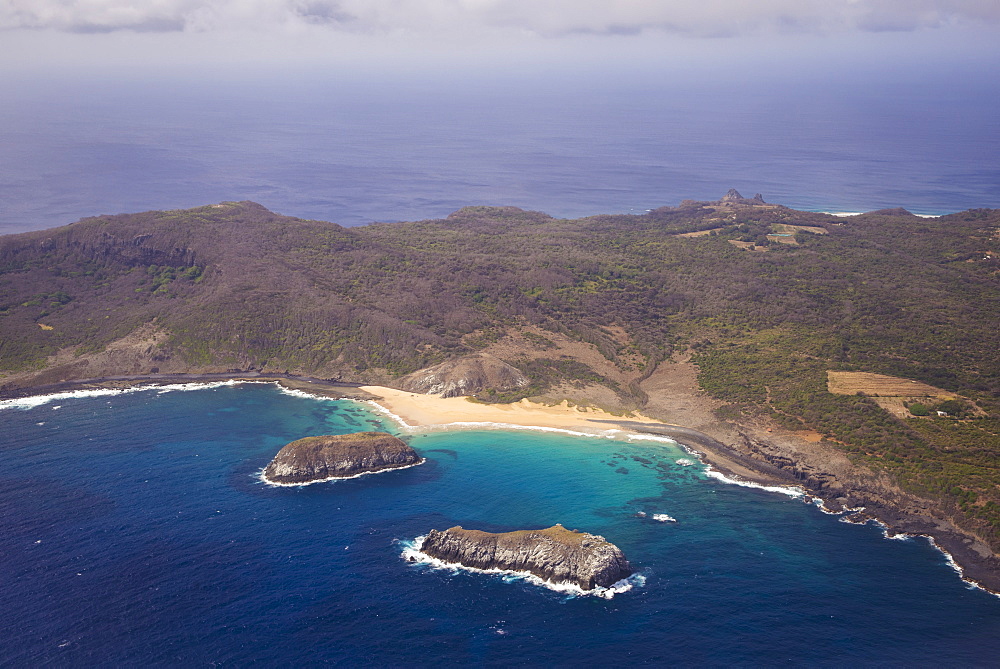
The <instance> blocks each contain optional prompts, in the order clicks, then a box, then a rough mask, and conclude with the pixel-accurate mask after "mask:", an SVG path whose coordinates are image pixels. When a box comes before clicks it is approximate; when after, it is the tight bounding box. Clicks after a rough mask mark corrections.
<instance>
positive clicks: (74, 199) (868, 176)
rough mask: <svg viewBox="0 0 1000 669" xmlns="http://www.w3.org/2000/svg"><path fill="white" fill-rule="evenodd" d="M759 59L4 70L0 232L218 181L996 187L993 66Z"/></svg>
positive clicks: (160, 201) (470, 187)
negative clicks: (217, 74) (582, 68)
mask: <svg viewBox="0 0 1000 669" xmlns="http://www.w3.org/2000/svg"><path fill="white" fill-rule="evenodd" d="M764 74H765V73H748V75H747V77H746V79H745V80H744V81H742V82H737V83H733V80H732V77H720V78H718V79H716V80H705V81H698V82H691V81H677V80H675V79H672V78H670V77H652V76H650V77H646V78H641V77H638V76H637V75H635V76H631V77H628V76H626V77H621V76H619V77H617V78H616V77H611V76H597V75H594V76H592V77H590V78H587V77H586V76H583V75H580V76H577V77H575V78H568V77H565V76H563V77H557V76H550V77H548V78H546V77H544V76H541V75H539V76H537V77H535V78H531V77H528V76H527V75H525V77H524V78H523V79H510V80H497V79H496V78H495V77H493V78H483V79H475V78H470V77H465V78H458V79H449V78H448V77H446V76H444V75H442V77H441V78H438V79H434V78H428V77H426V76H424V77H422V78H421V77H407V76H406V73H400V74H399V75H398V76H396V77H395V78H389V79H387V78H386V77H382V78H381V79H378V80H368V79H365V78H364V77H360V76H356V77H349V76H346V75H343V74H331V73H328V72H307V73H294V72H289V73H283V75H282V76H280V77H274V76H271V77H266V76H264V75H260V76H259V77H256V78H254V77H251V76H249V75H247V76H244V77H235V78H221V79H213V78H211V77H210V76H207V75H206V76H201V77H198V76H190V77H188V78H177V77H175V78H170V77H168V76H166V75H161V74H158V73H155V72H153V73H148V74H146V73H144V76H141V77H134V78H131V79H129V78H122V77H119V78H115V77H112V76H110V75H109V76H108V77H106V78H105V79H101V78H100V77H98V76H97V75H92V76H89V77H79V78H73V77H72V76H70V75H65V76H63V77H55V76H49V77H48V78H45V77H34V78H33V77H31V76H28V75H24V77H22V78H21V79H16V80H13V81H10V80H9V79H10V75H8V77H7V78H8V81H5V82H3V86H2V87H3V89H4V92H5V94H4V95H3V96H0V127H3V129H4V132H3V141H2V142H0V234H5V233H13V232H21V231H25V230H37V229H43V228H50V227H55V226H60V225H65V224H67V223H71V222H73V221H76V220H77V219H79V218H81V217H84V216H93V215H99V214H115V213H126V212H137V211H148V210H151V209H179V208H186V207H196V206H201V205H205V204H211V203H215V202H221V201H230V200H253V201H256V202H259V203H260V204H262V205H264V206H265V207H268V208H269V209H271V210H273V211H276V212H279V213H282V214H287V215H291V216H299V217H303V218H310V219H318V220H326V221H333V222H335V223H339V224H341V225H360V224H364V223H370V222H372V221H401V220H422V219H428V218H440V217H444V216H447V215H448V214H449V213H451V212H453V211H455V210H457V209H459V208H460V207H463V206H466V205H480V204H486V205H513V206H518V207H522V208H525V209H531V210H539V211H544V212H546V213H549V214H551V215H553V216H557V217H580V216H589V215H594V214H606V213H642V212H644V211H646V210H647V209H653V208H657V207H661V206H676V205H677V204H679V203H680V202H681V200H683V199H695V200H716V199H718V198H720V197H721V196H722V195H723V194H725V193H726V191H727V190H729V189H730V188H737V189H738V190H740V191H741V192H742V193H743V195H745V196H747V197H752V196H753V195H754V193H756V192H760V193H762V194H763V196H764V198H765V200H767V201H768V202H773V203H778V204H784V205H787V206H790V207H794V208H797V209H804V210H810V211H832V212H861V211H871V210H874V209H881V208H886V207H900V206H901V207H906V208H908V209H910V210H911V211H913V212H914V213H917V214H924V215H936V214H942V213H951V212H954V211H961V210H964V209H970V208H975V207H996V206H1000V115H998V114H997V113H996V100H997V99H998V98H1000V85H998V84H997V82H995V81H984V80H982V78H981V77H980V78H979V79H976V78H974V77H973V76H972V75H971V74H969V75H967V76H963V75H962V74H961V73H948V74H946V75H941V74H940V73H938V74H937V75H936V76H929V75H928V76H926V77H921V76H919V75H918V74H916V73H911V76H910V78H902V77H901V78H900V79H899V80H893V81H888V82H886V81H879V82H876V83H872V82H865V81H863V79H864V75H863V74H859V75H857V76H856V77H853V78H852V79H851V80H850V81H839V82H838V81H831V80H830V79H829V78H825V79H824V78H819V77H817V78H816V79H815V80H812V79H805V80H801V79H800V80H797V81H784V80H780V79H778V78H776V77H771V78H767V77H765V76H763V75H764Z"/></svg>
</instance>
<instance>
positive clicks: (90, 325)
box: [0, 199, 1000, 548]
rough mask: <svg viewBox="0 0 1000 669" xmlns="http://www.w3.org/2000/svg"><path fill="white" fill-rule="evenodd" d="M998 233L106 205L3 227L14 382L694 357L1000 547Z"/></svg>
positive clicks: (596, 374) (5, 367) (3, 324)
mask: <svg viewBox="0 0 1000 669" xmlns="http://www.w3.org/2000/svg"><path fill="white" fill-rule="evenodd" d="M796 225H798V226H810V227H812V228H813V229H814V230H816V231H825V232H826V233H827V234H809V233H807V232H803V231H801V230H799V229H797V228H790V227H787V226H796ZM788 230H797V232H795V234H794V237H791V236H789V233H788V232H787V231H788ZM700 231H708V232H707V234H703V235H698V236H690V235H686V234H685V233H692V232H700ZM782 231H785V232H782ZM998 231H1000V210H973V211H967V212H961V213H958V214H952V215H949V216H944V217H941V218H937V219H922V218H918V217H915V216H913V215H912V214H910V213H909V212H906V211H905V210H883V211H880V212H873V213H871V214H866V215H861V216H856V217H851V218H836V217H833V216H829V215H825V214H814V213H806V212H797V211H793V210H791V209H787V208H785V207H781V206H776V205H766V204H761V203H760V202H759V201H758V200H756V199H755V200H743V199H741V200H739V201H720V202H716V203H699V202H689V201H686V202H684V203H682V205H681V206H680V207H677V208H667V207H664V208H661V209H657V210H654V211H651V212H649V213H648V214H646V215H641V216H632V215H616V216H593V217H589V218H584V219H579V220H561V219H554V218H552V217H550V216H547V215H545V214H541V213H538V212H526V211H522V210H520V209H515V208H498V207H467V208H465V209H462V210H459V211H457V212H455V213H454V214H452V215H451V216H449V217H448V218H446V219H443V220H435V221H423V222H417V223H394V224H374V225H370V226H366V227H361V228H350V229H346V228H342V227H340V226H337V225H334V224H332V223H325V222H318V221H305V220H301V219H296V218H290V217H285V216H280V215H277V214H274V213H272V212H270V211H267V210H266V209H264V208H263V207H261V206H260V205H257V204H254V203H251V202H240V203H234V202H228V203H223V204H220V205H211V206H207V207H201V208H197V209H192V210H186V211H168V212H147V213H142V214H134V215H119V216H101V217H94V218H87V219H83V220H81V221H79V222H77V223H74V224H71V225H68V226H65V227H62V228H57V229H53V230H46V231H41V232H33V233H25V234H20V235H11V236H6V237H3V238H0V333H2V340H0V370H2V371H3V373H4V375H5V376H4V377H0V383H3V382H6V383H7V384H8V386H11V385H13V384H21V385H26V384H36V385H37V384H41V383H46V382H54V381H58V380H63V379H74V378H77V379H79V378H89V377H95V376H99V375H107V374H143V373H149V372H152V371H159V372H165V373H166V372H209V371H229V370H261V371H265V372H286V371H287V372H290V373H298V374H308V375H314V376H320V377H325V378H333V379H338V380H342V381H365V382H376V383H384V384H390V385H391V384H392V383H393V382H394V379H398V378H399V377H401V376H403V375H405V374H408V373H412V372H414V371H416V370H420V369H424V368H427V367H430V366H432V365H435V364H438V363H441V362H443V361H446V360H449V359H455V358H458V357H462V356H467V355H470V354H472V353H475V352H479V351H484V350H487V349H488V351H489V352H490V354H491V355H494V356H497V357H499V358H501V359H502V360H504V362H507V363H509V364H511V365H513V366H514V367H517V368H518V369H520V370H521V371H522V372H523V373H524V374H525V375H526V376H527V377H528V379H529V381H530V383H529V384H528V385H519V386H516V387H514V389H512V390H511V389H507V390H497V391H490V390H486V391H484V392H483V393H482V394H481V397H482V398H483V399H487V400H514V399H518V398H519V397H523V396H530V395H537V394H540V393H543V392H545V391H546V389H548V388H553V387H555V388H565V387H567V386H572V385H577V386H588V387H596V386H604V387H605V388H607V389H610V390H607V391H605V392H606V393H607V394H610V393H614V394H615V395H616V396H617V397H618V401H619V402H620V405H621V406H625V407H629V406H631V407H641V406H642V405H643V403H644V400H645V398H644V396H643V393H642V391H641V390H640V389H639V386H638V382H639V381H640V380H641V379H642V378H644V376H645V375H647V374H649V373H650V372H651V371H652V370H653V368H655V366H656V365H657V364H659V363H660V362H661V361H663V360H665V359H666V358H667V357H669V356H670V355H671V353H674V352H680V351H687V350H694V351H696V358H695V359H696V361H697V362H698V364H699V366H700V370H701V371H700V376H699V382H700V384H701V386H702V387H703V388H704V389H705V390H707V391H708V392H709V393H711V394H712V395H714V396H715V397H717V398H720V399H723V400H726V401H728V402H729V403H730V406H729V407H728V408H727V409H726V411H728V412H729V415H731V416H732V415H736V414H738V413H739V412H743V413H747V414H754V413H757V414H759V413H766V414H769V415H770V416H771V417H772V418H773V419H774V420H776V421H778V422H779V423H781V424H783V425H786V426H788V427H792V428H799V429H801V428H811V429H815V430H817V431H819V432H821V433H822V434H824V435H826V436H828V437H829V438H831V439H835V440H837V441H838V442H840V443H841V444H842V445H843V448H844V449H845V450H847V451H848V452H850V453H851V454H852V456H853V457H855V458H858V459H861V460H864V461H866V462H868V463H869V464H871V465H873V466H875V467H876V468H881V469H884V470H886V471H888V472H890V473H891V474H892V475H893V476H894V477H895V479H896V480H897V481H899V482H901V483H902V485H904V486H905V487H907V488H908V489H910V490H913V491H916V492H918V493H921V494H925V495H929V496H932V497H935V498H937V499H940V500H944V503H945V504H946V505H947V506H948V508H949V509H950V510H951V511H952V512H953V513H954V514H956V516H957V517H959V518H964V519H965V520H964V522H965V524H966V526H967V527H970V528H972V529H973V530H974V531H976V532H978V533H980V534H981V535H982V536H984V537H986V538H988V540H990V541H992V543H993V545H994V547H995V548H996V547H998V546H1000V541H998V537H1000V506H998V503H1000V492H998V490H1000V468H998V467H1000V464H998V463H1000V437H998V435H1000V418H998V416H1000V356H998V355H997V351H998V350H1000V328H998V324H1000V254H998V252H1000V238H998V237H1000V232H998ZM682 235H683V236H682ZM769 235H770V236H769ZM731 242H742V247H737V246H736V245H734V244H733V243H731ZM831 369H834V370H838V369H839V370H856V371H866V372H874V373H880V374H888V375H893V376H900V377H904V378H909V379H914V380H918V381H923V382H926V383H928V384H931V385H934V386H936V387H940V388H944V389H946V390H949V391H952V392H956V393H958V394H959V395H961V396H962V397H964V398H966V399H965V400H962V401H959V402H957V404H956V405H955V406H951V405H949V408H950V409H951V412H950V413H951V414H952V416H954V415H955V414H962V413H963V409H962V406H963V405H962V402H965V401H968V402H975V403H977V404H978V405H979V407H980V408H981V409H982V410H984V411H985V412H986V414H987V416H986V417H982V416H981V415H978V414H977V413H974V412H972V411H969V412H968V415H969V416H970V418H968V419H964V420H958V419H953V418H947V419H912V420H899V419H896V418H894V417H892V416H891V415H889V414H888V413H886V412H885V411H883V410H881V409H880V408H879V407H878V406H877V405H876V404H875V403H874V402H872V401H871V400H870V399H868V398H866V397H863V396H843V395H833V394H831V393H829V392H828V391H827V388H826V372H827V371H828V370H831ZM981 413H982V412H979V414H981ZM971 416H977V417H974V418H973V417H971Z"/></svg>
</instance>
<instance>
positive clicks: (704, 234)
mask: <svg viewBox="0 0 1000 669" xmlns="http://www.w3.org/2000/svg"><path fill="white" fill-rule="evenodd" d="M718 229H719V228H711V229H709V230H698V231H697V232H682V233H680V234H677V235H674V237H707V236H708V235H710V234H712V232H713V231H715V230H718Z"/></svg>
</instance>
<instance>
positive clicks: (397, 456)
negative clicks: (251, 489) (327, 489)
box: [264, 432, 421, 484]
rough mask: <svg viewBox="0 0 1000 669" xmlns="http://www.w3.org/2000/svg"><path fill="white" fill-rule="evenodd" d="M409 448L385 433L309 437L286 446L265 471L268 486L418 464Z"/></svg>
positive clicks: (416, 458)
mask: <svg viewBox="0 0 1000 669" xmlns="http://www.w3.org/2000/svg"><path fill="white" fill-rule="evenodd" d="M420 462H421V458H420V456H419V455H417V453H416V451H414V450H413V449H412V448H410V446H409V445H408V444H407V443H406V442H404V441H402V440H401V439H398V438H397V437H394V436H392V435H391V434H386V433H385V432H355V433H354V434H342V435H326V436H321V437H306V438H304V439H298V440H296V441H293V442H291V443H290V444H287V445H286V446H285V447H284V448H282V449H281V450H280V451H278V454H277V455H275V456H274V459H273V460H271V463H270V464H269V465H268V466H267V467H266V468H265V469H264V480H266V481H267V482H269V483H284V484H298V483H312V482H314V481H324V480H326V479H331V478H347V477H350V476H357V475H358V474H364V473H370V472H377V471H382V470H385V469H398V468H399V467H407V466H409V465H414V464H419V463H420Z"/></svg>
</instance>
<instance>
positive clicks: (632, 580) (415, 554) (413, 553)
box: [399, 535, 646, 599]
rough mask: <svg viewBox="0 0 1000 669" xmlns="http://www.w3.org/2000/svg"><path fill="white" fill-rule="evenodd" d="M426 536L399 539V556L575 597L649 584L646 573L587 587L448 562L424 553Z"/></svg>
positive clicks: (604, 595) (603, 594) (608, 595)
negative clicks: (421, 549) (592, 587)
mask: <svg viewBox="0 0 1000 669" xmlns="http://www.w3.org/2000/svg"><path fill="white" fill-rule="evenodd" d="M426 538H427V535H423V536H419V537H417V538H415V539H413V540H412V541H400V542H399V543H400V544H401V545H402V546H403V552H402V553H400V554H399V557H401V558H403V559H404V560H406V561H407V562H411V563H416V564H420V565H425V566H428V567H431V568H432V569H441V570H445V571H453V572H457V571H467V572H470V573H473V574H498V575H500V576H502V577H503V580H504V581H507V582H510V581H515V580H518V581H527V582H528V583H531V584H532V585H538V586H541V587H543V588H547V589H549V590H553V591H555V592H560V593H564V594H566V595H569V596H571V597H602V598H604V599H613V598H614V596H615V595H620V594H622V593H625V592H628V591H629V590H632V589H633V588H641V587H642V586H643V585H645V584H646V577H645V576H643V575H642V574H632V575H631V576H629V577H628V578H623V579H622V580H620V581H618V582H616V583H613V584H612V585H611V586H610V587H607V588H604V587H601V586H597V587H595V588H594V589H593V590H584V589H583V588H581V587H580V586H578V585H576V584H574V583H553V582H552V581H546V580H545V579H542V578H539V577H537V576H535V575H534V574H532V573H530V572H527V571H514V570H512V569H478V568H476V567H466V566H465V565H463V564H459V563H457V562H445V561H444V560H438V559H437V558H434V557H431V556H430V555H427V554H426V553H422V552H421V551H420V548H421V547H422V546H423V545H424V539H426Z"/></svg>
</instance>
